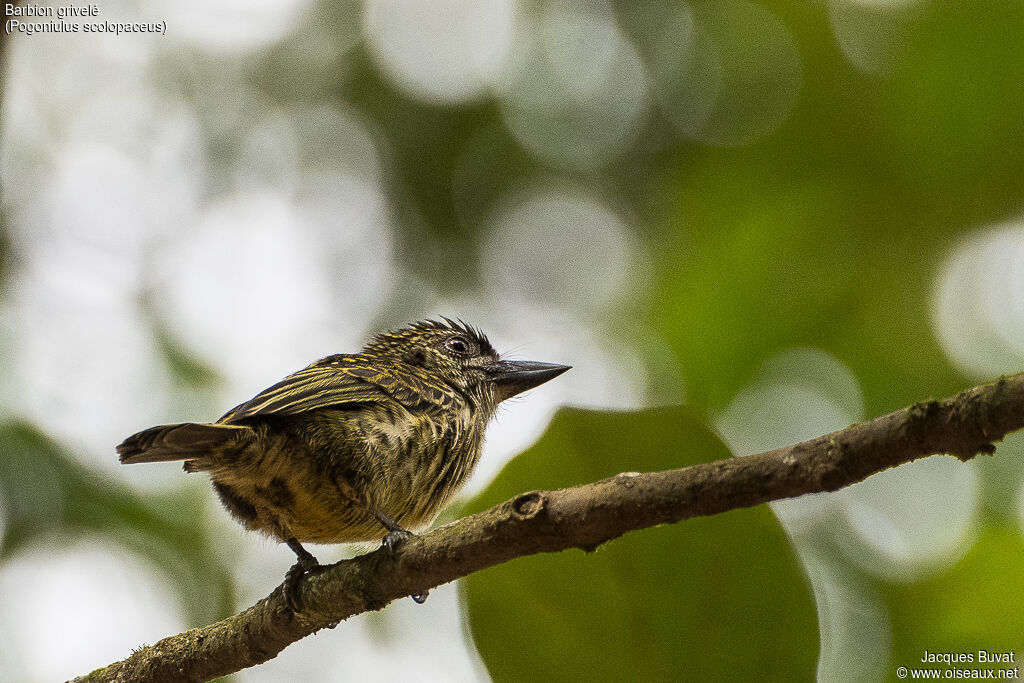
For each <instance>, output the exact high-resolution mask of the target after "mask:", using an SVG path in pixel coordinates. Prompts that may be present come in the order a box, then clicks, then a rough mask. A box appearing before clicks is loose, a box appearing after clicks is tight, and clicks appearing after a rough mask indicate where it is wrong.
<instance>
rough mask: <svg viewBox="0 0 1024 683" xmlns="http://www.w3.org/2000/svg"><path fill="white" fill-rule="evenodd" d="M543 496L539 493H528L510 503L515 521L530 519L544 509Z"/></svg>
mask: <svg viewBox="0 0 1024 683" xmlns="http://www.w3.org/2000/svg"><path fill="white" fill-rule="evenodd" d="M544 502H545V501H544V496H543V495H542V494H541V493H540V492H539V491H530V492H528V493H524V494H523V495H521V496H519V497H518V498H516V499H515V500H513V501H512V514H513V515H515V517H516V518H517V519H531V518H533V517H536V516H537V515H538V514H539V513H540V511H541V510H543V509H544Z"/></svg>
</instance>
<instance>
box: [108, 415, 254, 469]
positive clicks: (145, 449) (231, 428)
mask: <svg viewBox="0 0 1024 683" xmlns="http://www.w3.org/2000/svg"><path fill="white" fill-rule="evenodd" d="M243 433H249V434H251V433H252V430H250V429H249V428H248V427H246V426H243V425H218V424H205V423H203V424H200V423H195V422H185V423H182V424H176V425H160V426H158V427H150V428H149V429H146V430H143V431H141V432H139V433H138V434H132V435H131V436H129V437H128V438H127V439H125V440H124V441H122V442H121V443H120V444H119V445H118V447H117V454H118V455H119V456H120V458H121V462H122V463H125V464H134V463H137V462H170V461H173V460H195V459H199V458H204V457H209V456H211V455H217V454H219V453H222V452H224V451H225V450H227V449H229V448H234V447H237V446H239V445H241V442H243V441H244V438H243V439H239V437H240V436H242V435H243Z"/></svg>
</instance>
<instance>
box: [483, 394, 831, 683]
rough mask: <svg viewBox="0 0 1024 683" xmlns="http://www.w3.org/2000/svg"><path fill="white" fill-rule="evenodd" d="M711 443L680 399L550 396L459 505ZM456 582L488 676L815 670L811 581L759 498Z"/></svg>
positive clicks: (670, 463)
mask: <svg viewBox="0 0 1024 683" xmlns="http://www.w3.org/2000/svg"><path fill="white" fill-rule="evenodd" d="M724 457H729V451H728V449H727V448H726V447H725V445H724V444H722V442H721V441H720V440H719V439H718V437H717V436H715V435H714V434H713V433H712V432H711V431H710V430H709V429H708V428H707V427H706V426H705V425H704V423H703V422H702V421H701V420H700V419H699V418H697V417H695V416H694V415H693V414H692V412H690V411H688V410H686V409H683V408H665V409H657V410H648V411H642V412H631V413H612V412H593V411H585V410H578V409H563V410H562V411H560V412H559V413H558V414H557V415H556V416H555V418H554V420H553V421H552V423H551V426H550V428H549V429H548V431H547V433H546V434H545V436H544V438H543V439H542V440H541V441H540V442H539V443H538V444H536V445H535V446H533V447H532V448H530V449H529V450H528V451H526V452H525V453H523V454H522V455H520V456H518V457H517V458H516V459H515V460H513V461H512V462H511V463H510V464H509V465H508V466H507V467H506V468H505V470H504V471H503V472H502V473H501V474H500V475H499V476H498V478H497V479H496V480H495V481H494V482H493V483H492V484H491V486H490V487H489V488H488V489H487V491H486V492H484V493H483V494H481V495H480V496H479V497H477V498H475V499H474V500H472V501H471V502H470V503H469V504H468V506H467V508H468V509H467V512H469V511H478V510H482V509H485V508H488V507H490V506H492V505H494V504H497V503H499V502H501V501H503V500H506V499H508V498H511V497H513V496H515V495H516V494H517V493H520V492H522V491H524V490H529V489H534V488H545V489H554V488H563V487H567V486H573V485H577V484H582V483H586V482H589V481H595V480H598V479H602V478H605V477H608V476H611V475H614V474H616V473H618V472H622V471H627V470H642V471H653V470H662V469H669V468H673V467H682V466H685V465H690V464H695V463H699V462H707V461H709V460H715V459H719V458H724ZM463 586H464V589H465V595H466V600H467V604H468V607H469V618H470V627H471V630H472V633H473V637H474V639H475V641H476V644H477V647H478V648H479V650H480V653H481V655H482V656H483V658H484V661H485V662H486V664H487V667H488V670H489V672H490V674H491V676H492V677H493V678H494V679H495V680H497V681H520V680H530V679H539V678H543V679H544V680H553V681H576V680H598V681H600V680H608V681H616V680H646V681H668V680H701V681H718V680H721V681H735V680H779V681H785V680H792V681H796V680H808V679H810V678H811V677H812V676H813V672H814V670H815V663H816V661H817V655H818V639H817V619H816V615H815V611H814V602H813V599H812V597H811V593H810V588H809V586H808V584H807V582H806V580H805V577H804V576H803V574H802V573H801V569H800V566H799V563H798V562H797V560H796V558H795V556H794V554H793V551H792V548H791V547H790V544H789V541H788V539H787V538H786V534H785V532H784V531H783V530H782V527H781V526H780V525H779V523H778V521H777V520H776V519H775V517H774V515H773V514H772V513H771V511H770V510H769V509H768V508H766V507H763V506H762V507H759V508H755V509H749V510H736V511H733V512H730V513H728V514H724V515H717V516H715V517H710V518H701V519H693V520H690V521H687V522H684V523H681V524H676V525H668V526H663V527H659V528H657V529H648V530H644V531H641V532H636V533H631V534H627V535H626V536H624V537H621V538H619V539H616V540H614V541H612V542H610V543H607V544H605V545H604V546H601V547H600V548H599V549H598V550H597V551H596V552H594V553H592V554H584V553H581V552H579V551H565V552H562V553H558V554H554V555H537V556H532V557H527V558H522V559H519V560H514V561H512V562H509V563H506V564H504V565H500V566H497V567H493V568H491V569H488V570H486V571H483V572H479V573H477V574H473V575H471V576H469V577H467V578H466V580H465V581H464V583H463ZM769 628H770V633H768V632H766V629H769ZM780 643H785V646H784V647H782V646H780Z"/></svg>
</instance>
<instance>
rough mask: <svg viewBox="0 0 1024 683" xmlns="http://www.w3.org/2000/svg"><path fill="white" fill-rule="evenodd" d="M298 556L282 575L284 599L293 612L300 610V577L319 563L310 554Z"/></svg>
mask: <svg viewBox="0 0 1024 683" xmlns="http://www.w3.org/2000/svg"><path fill="white" fill-rule="evenodd" d="M306 555H307V556H306V557H299V560H298V562H296V563H295V564H293V565H292V566H291V567H290V568H289V569H288V571H287V572H285V575H284V601H285V604H287V605H288V609H290V610H291V611H292V612H293V613H295V614H298V613H299V612H301V611H302V592H301V590H300V584H301V583H302V577H304V576H305V575H306V574H309V573H311V572H313V571H315V570H317V569H319V568H320V563H319V562H317V559H316V558H315V557H313V556H312V555H309V554H308V553H307V554H306Z"/></svg>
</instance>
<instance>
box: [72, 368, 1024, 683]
mask: <svg viewBox="0 0 1024 683" xmlns="http://www.w3.org/2000/svg"><path fill="white" fill-rule="evenodd" d="M1021 427H1024V373H1021V374H1017V375H1013V376H1010V377H1004V378H1001V379H1000V380H999V381H997V382H993V383H991V384H987V385H984V386H979V387H975V388H973V389H968V390H967V391H964V392H962V393H960V394H957V395H956V396H953V397H951V398H948V399H946V400H944V401H929V402H926V403H918V404H915V405H913V406H910V407H909V408H904V409H902V410H898V411H896V412H894V413H890V414H888V415H884V416H882V417H878V418H875V419H873V420H870V421H868V422H863V423H860V424H856V425H853V426H851V427H848V428H846V429H843V430H840V431H838V432H833V433H831V434H826V435H825V436H820V437H818V438H816V439H812V440H810V441H805V442H803V443H799V444H796V445H793V446H787V447H786V448H780V449H777V450H774V451H769V452H767V453H761V454H759V455H752V456H749V457H744V458H729V459H725V460H718V461H715V462H710V463H703V464H699V465H693V466H691V467H684V468H681V469H675V470H666V471H662V472H648V473H644V474H638V473H626V474H619V475H616V476H614V477H611V478H610V479H605V480H603V481H598V482H594V483H591V484H586V485H583V486H577V487H574V488H570V489H562V490H558V491H531V492H528V493H524V494H522V495H520V496H519V497H517V498H515V499H513V500H510V501H507V502H505V503H502V504H501V505H497V506H495V507H493V508H491V509H489V510H486V511H484V512H481V513H479V514H475V515H471V516H469V517H465V518H463V519H460V520H458V521H455V522H453V523H451V524H448V525H446V526H443V527H441V528H439V529H435V530H434V531H431V532H429V533H426V534H423V535H422V536H417V537H415V538H413V539H411V540H409V541H408V542H406V543H404V544H403V545H402V546H401V547H400V549H399V550H398V552H397V553H396V554H395V555H394V556H391V555H389V554H388V553H387V552H386V551H381V550H378V551H376V552H372V553H369V554H366V555H362V556H360V557H356V558H354V559H351V560H344V561H342V562H339V563H337V564H334V565H330V566H328V567H325V568H324V570H323V571H322V572H318V573H316V574H313V575H311V576H308V577H307V578H306V579H305V580H304V582H303V586H302V597H303V600H304V602H305V605H306V609H305V610H304V611H303V613H302V615H301V616H295V615H293V614H291V613H290V612H289V611H288V609H287V608H286V607H285V603H284V600H283V598H282V593H281V587H280V586H279V587H278V588H277V589H275V590H274V592H272V593H271V594H270V595H268V596H267V597H266V598H264V599H262V600H260V601H259V602H258V603H256V604H255V605H253V606H252V607H250V608H248V609H247V610H245V611H244V612H242V613H240V614H236V615H234V616H232V617H229V618H227V619H224V620H223V621H219V622H217V623H215V624H211V625H209V626H204V627H201V628H195V629H192V630H190V631H186V632H185V633H181V634H179V635H176V636H171V637H169V638H165V639H163V640H161V641H159V642H158V643H156V644H155V645H151V646H148V647H145V648H143V649H141V650H139V651H137V652H135V653H134V654H132V655H131V656H130V657H128V658H127V659H125V660H123V661H120V662H116V663H114V664H111V665H110V666H108V667H105V668H103V669H97V670H96V671H93V672H92V673H90V674H88V675H86V676H83V677H80V678H78V679H76V680H80V681H127V680H131V681H143V680H145V681H185V680H188V681H200V680H208V679H210V678H214V677H217V676H224V675H226V674H229V673H232V672H234V671H238V670H240V669H243V668H246V667H249V666H253V665H255V664H259V663H261V662H265V661H267V660H268V659H271V658H273V657H275V656H276V655H277V653H278V652H280V651H281V650H283V649H284V648H285V647H287V646H288V645H290V644H291V643H293V642H295V641H297V640H299V639H300V638H304V637H306V636H308V635H310V634H311V633H314V632H316V631H317V630H319V629H321V628H325V627H332V626H334V625H335V624H337V622H338V621H340V620H342V619H346V618H348V617H350V616H352V615H355V614H360V613H362V612H367V611H370V610H378V609H381V608H383V607H384V606H385V605H387V604H388V603H390V602H391V601H393V600H396V599H400V598H404V597H406V596H408V595H413V594H418V593H422V592H423V591H425V590H426V589H428V588H432V587H434V586H439V585H442V584H445V583H448V582H450V581H454V580H455V579H458V578H460V577H463V576H466V575H467V574H470V573H472V572H475V571H479V570H481V569H486V568H487V567H491V566H494V565H496V564H500V563H502V562H507V561H508V560H511V559H514V558H516V557H522V556H524V555H531V554H536V553H544V552H558V551H561V550H565V549H567V548H581V549H583V550H587V551H590V550H593V549H595V548H597V546H599V545H600V544H602V543H605V542H607V541H610V540H611V539H613V538H617V537H618V536H621V535H623V534H625V533H626V532H629V531H633V530H636V529H643V528H646V527H651V526H655V525H657V524H665V523H671V522H679V521H681V520H684V519H689V518H691V517H699V516H704V515H714V514H718V513H720V512H725V511H727V510H733V509H736V508H744V507H750V506H753V505H759V504H761V503H766V502H769V501H772V500H779V499H782V498H791V497H793V496H799V495H803V494H805V493H815V492H820V491H834V490H836V489H839V488H842V487H844V486H849V485H850V484H853V483H856V482H858V481H861V480H862V479H865V478H866V477H868V476H870V475H872V474H875V473H877V472H881V471H882V470H886V469H888V468H890V467H895V466H897V465H902V464H904V463H907V462H910V461H912V460H916V459H918V458H921V457H924V456H927V455H932V454H938V453H950V454H953V455H955V456H956V457H958V458H960V459H961V460H965V461H966V460H969V459H971V458H973V457H974V456H975V455H976V454H978V453H992V452H994V450H995V447H994V446H993V445H992V442H993V441H998V440H1000V439H1002V438H1003V437H1004V436H1005V435H1006V434H1008V433H1009V432H1012V431H1015V430H1017V429H1020V428H1021Z"/></svg>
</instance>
